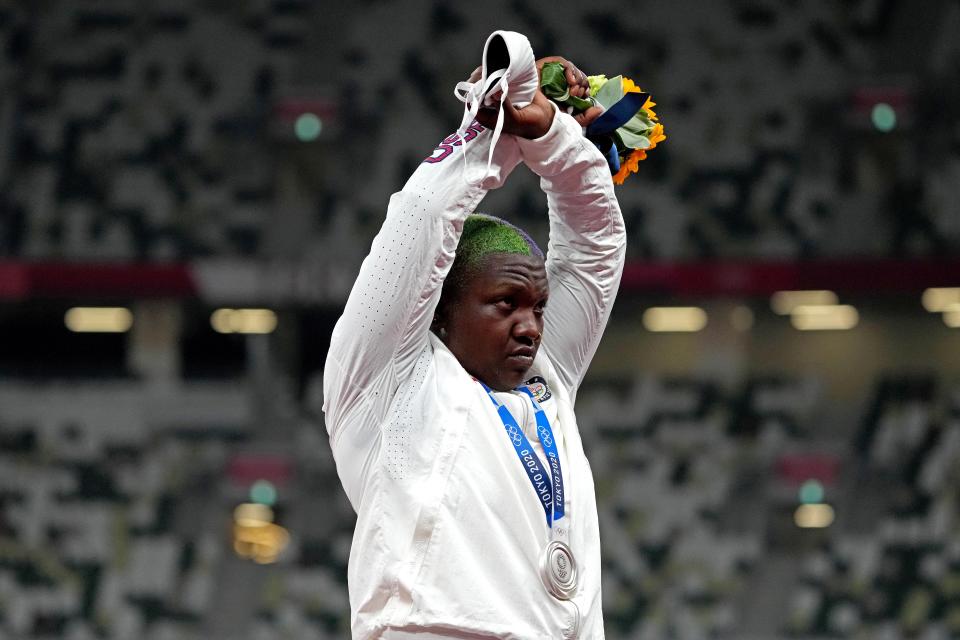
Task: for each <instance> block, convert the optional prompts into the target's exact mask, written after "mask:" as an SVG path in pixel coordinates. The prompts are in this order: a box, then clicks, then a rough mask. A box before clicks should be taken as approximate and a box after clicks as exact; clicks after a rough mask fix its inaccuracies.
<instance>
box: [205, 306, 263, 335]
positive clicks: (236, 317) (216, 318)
mask: <svg viewBox="0 0 960 640" xmlns="http://www.w3.org/2000/svg"><path fill="white" fill-rule="evenodd" d="M210 326H212V327H213V330H214V331H216V332H217V333H251V334H264V333H273V331H274V329H276V328H277V314H276V313H274V312H273V311H271V310H270V309H217V310H216V311H214V312H213V314H212V315H211V316H210Z"/></svg>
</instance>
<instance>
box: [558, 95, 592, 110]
mask: <svg viewBox="0 0 960 640" xmlns="http://www.w3.org/2000/svg"><path fill="white" fill-rule="evenodd" d="M563 104H566V105H569V106H571V107H573V109H574V111H586V110H587V109H589V108H590V107H592V106H593V102H591V101H590V100H584V99H583V98H578V97H576V96H570V97H569V98H567V99H566V100H565V101H564V103H563Z"/></svg>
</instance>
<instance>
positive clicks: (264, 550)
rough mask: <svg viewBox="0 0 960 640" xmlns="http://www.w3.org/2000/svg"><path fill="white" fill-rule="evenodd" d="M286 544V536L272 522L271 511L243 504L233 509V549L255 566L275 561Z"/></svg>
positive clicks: (261, 505)
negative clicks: (251, 561)
mask: <svg viewBox="0 0 960 640" xmlns="http://www.w3.org/2000/svg"><path fill="white" fill-rule="evenodd" d="M289 542H290V533H289V532H288V531H287V530H286V529H285V528H283V527H281V526H280V525H278V524H275V523H274V522H273V509H271V508H270V507H268V506H267V505H264V504H257V503H251V502H245V503H243V504H240V505H237V507H236V508H235V509H234V510H233V550H234V552H235V553H236V554H237V555H238V556H240V557H241V558H249V559H250V560H253V561H254V562H256V563H257V564H270V563H273V562H276V561H277V558H278V557H279V556H280V553H281V552H282V551H283V550H284V548H285V547H286V546H287V544H288V543H289Z"/></svg>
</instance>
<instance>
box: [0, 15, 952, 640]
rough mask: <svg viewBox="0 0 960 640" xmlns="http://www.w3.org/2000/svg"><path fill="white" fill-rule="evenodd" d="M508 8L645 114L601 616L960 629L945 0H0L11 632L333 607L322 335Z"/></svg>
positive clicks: (796, 632)
mask: <svg viewBox="0 0 960 640" xmlns="http://www.w3.org/2000/svg"><path fill="white" fill-rule="evenodd" d="M497 28H507V29H515V30H518V31H521V32H523V33H525V34H527V35H528V36H529V37H530V39H531V42H532V43H533V46H534V50H535V51H536V52H537V53H538V54H539V55H547V54H562V55H564V56H566V57H568V58H570V59H571V60H573V61H575V62H576V63H577V64H578V65H579V66H580V67H581V68H583V69H584V70H586V71H588V72H590V73H606V74H607V75H611V76H612V75H616V74H617V73H624V74H626V75H628V76H630V77H632V78H633V79H634V80H635V81H636V82H637V83H638V84H639V85H640V86H641V87H643V88H644V89H645V90H647V91H649V92H650V93H651V94H652V95H653V97H654V99H655V100H656V101H657V103H658V107H657V112H658V114H659V115H660V118H661V121H662V122H663V123H664V126H665V128H666V133H667V136H668V139H667V141H666V142H664V143H662V144H661V145H660V146H659V147H658V148H657V149H656V150H655V151H653V152H651V154H650V157H649V158H648V159H647V160H646V161H644V162H642V163H641V166H640V172H639V174H636V175H634V176H633V177H631V178H630V179H629V180H628V181H627V182H626V184H624V185H623V186H622V187H618V195H619V198H620V202H621V206H622V208H623V211H624V214H625V217H626V220H627V225H628V230H629V248H628V265H627V267H626V271H625V274H624V278H623V285H622V287H621V292H620V296H619V299H618V302H617V307H616V308H615V310H614V313H613V318H612V320H611V323H610V327H609V329H608V331H607V335H606V338H605V341H604V342H603V344H602V345H601V348H600V350H599V352H598V353H597V356H596V359H595V362H594V365H593V367H592V369H591V372H590V374H589V375H588V377H587V380H586V382H585V384H584V387H583V388H582V390H581V392H580V395H579V402H578V415H579V416H580V428H581V431H582V432H583V440H584V443H585V446H586V448H587V452H588V455H589V457H590V458H591V460H592V465H593V469H594V473H595V475H596V486H597V492H598V498H599V504H600V520H601V530H602V536H603V549H604V554H605V556H604V557H605V559H604V584H603V588H604V608H605V616H606V626H607V637H608V638H610V639H611V640H621V639H623V640H626V639H642V640H647V639H649V640H663V639H678V640H687V639H689V640H700V639H708V638H725V639H726V638H729V639H747V640H750V639H754V640H768V639H779V638H792V639H812V638H817V639H825V638H855V639H865V640H866V639H870V640H873V639H879V640H895V639H899V638H910V639H922V640H940V639H947V638H960V519H958V508H960V491H958V488H960V464H958V461H960V120H958V115H960V88H958V87H960V83H958V79H960V38H958V37H957V34H958V33H960V3H958V2H955V1H947V0H918V1H915V2H906V1H901V0H804V1H800V0H717V1H715V2H690V1H687V0H675V1H673V2H666V3H662V2H636V3H624V2H611V1H608V0H591V1H590V2H576V3H575V2H567V1H565V2H552V3H537V2H532V1H529V0H485V1H484V2H479V3H453V2H443V1H441V0H417V1H406V2H399V1H387V0H357V1H356V2H352V3H333V2H312V1H309V0H233V1H231V2H226V1H224V0H154V1H148V0H142V1H139V2H137V1H134V0H96V1H94V0H89V1H84V0H59V1H58V0H33V1H31V2H19V1H16V0H7V1H5V2H0V639H3V640H7V639H11V640H12V639H21V638H36V639H48V638H49V639H53V638H67V639H68V640H88V639H100V638H109V639H122V640H127V639H133V638H145V639H149V640H166V639H177V640H179V639H193V638H204V639H206V638H213V639H234V638H241V639H250V640H266V639H273V638H291V639H292V638H296V639H298V640H309V639H319V640H322V639H328V638H331V639H332V638H345V637H348V635H349V631H348V630H349V607H348V601H347V589H346V561H347V556H348V553H349V548H350V541H351V533H352V528H353V520H354V516H353V513H352V511H351V509H350V507H349V505H348V504H347V502H346V499H345V497H344V496H343V493H342V489H341V488H340V484H339V481H338V479H337V476H336V473H335V469H334V466H333V462H332V459H331V456H330V452H329V446H328V444H327V441H326V432H325V429H324V424H323V416H322V413H321V411H320V407H321V404H322V397H321V395H322V394H321V388H322V379H321V376H322V367H323V360H324V356H325V352H326V348H327V344H328V340H329V333H330V329H331V327H332V325H333V323H334V322H335V320H336V318H337V317H338V315H339V311H340V308H341V307H342V304H343V302H344V300H345V297H346V294H347V292H348V291H349V287H350V285H351V284H352V281H353V278H354V277H355V274H356V272H357V270H358V268H359V265H360V262H361V260H362V259H363V257H364V255H365V254H366V252H367V249H368V247H369V243H370V240H371V239H372V237H373V235H374V234H375V233H376V231H377V229H378V227H379V225H380V223H381V221H382V219H383V216H384V212H385V208H386V203H387V200H388V198H389V195H390V194H391V193H392V192H394V191H396V190H398V189H399V188H400V187H401V186H402V184H403V182H404V181H405V179H406V177H407V176H408V175H409V174H410V173H411V172H412V171H413V170H414V169H415V168H416V166H417V165H418V164H419V163H420V162H421V161H422V159H423V158H425V157H426V156H428V155H429V154H430V153H431V151H432V149H433V148H434V146H435V144H436V143H437V142H438V141H439V140H441V139H442V138H443V137H445V136H446V135H448V134H449V133H451V132H452V131H453V129H454V128H455V127H456V125H457V123H458V122H459V120H460V116H461V113H462V105H460V103H459V102H457V101H456V100H455V99H454V97H453V95H452V89H453V86H454V84H455V83H456V81H458V80H460V79H463V78H464V77H465V76H466V75H467V74H468V73H469V72H470V71H471V70H472V69H473V68H474V67H475V66H476V65H477V64H478V63H479V61H480V54H481V51H482V47H483V43H484V40H485V38H486V36H487V35H488V34H489V33H490V32H491V31H492V30H494V29H497ZM545 207H546V203H545V199H544V197H543V196H542V194H541V192H540V191H539V187H538V183H537V180H536V179H535V178H534V176H532V174H530V172H529V171H527V170H526V169H525V168H522V167H521V168H519V169H518V170H517V171H516V172H515V174H514V175H513V177H512V178H511V182H510V184H509V185H508V186H507V187H505V188H504V189H502V190H500V191H498V192H496V193H493V194H491V195H490V196H488V198H487V200H486V201H485V202H484V203H483V205H482V208H483V209H484V210H486V211H489V212H492V213H496V214H498V215H502V216H506V217H508V218H510V219H512V220H514V221H515V222H518V223H519V224H521V225H522V226H525V227H526V228H528V229H530V230H531V232H532V233H533V235H534V236H535V237H536V238H537V239H538V240H540V241H542V242H543V241H545V240H546V215H545Z"/></svg>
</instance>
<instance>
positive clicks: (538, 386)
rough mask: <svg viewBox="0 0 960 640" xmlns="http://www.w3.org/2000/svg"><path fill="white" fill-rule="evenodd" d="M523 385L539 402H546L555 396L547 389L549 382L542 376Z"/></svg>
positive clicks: (533, 378) (535, 377)
mask: <svg viewBox="0 0 960 640" xmlns="http://www.w3.org/2000/svg"><path fill="white" fill-rule="evenodd" d="M523 384H524V385H525V386H526V387H527V389H529V390H530V393H532V394H533V397H534V399H535V400H536V401H537V402H546V401H547V400H549V399H550V398H551V397H552V396H553V394H552V393H550V389H549V388H548V387H547V381H546V380H544V379H543V378H542V377H540V376H534V377H532V378H530V379H529V380H527V381H526V382H524V383H523Z"/></svg>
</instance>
